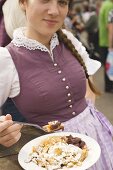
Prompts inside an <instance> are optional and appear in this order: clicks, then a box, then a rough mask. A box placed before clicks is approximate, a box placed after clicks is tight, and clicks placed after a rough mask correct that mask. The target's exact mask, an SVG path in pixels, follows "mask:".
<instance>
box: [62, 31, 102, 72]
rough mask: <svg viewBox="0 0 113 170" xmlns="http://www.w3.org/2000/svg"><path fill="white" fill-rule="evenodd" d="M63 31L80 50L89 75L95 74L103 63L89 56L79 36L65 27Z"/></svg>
mask: <svg viewBox="0 0 113 170" xmlns="http://www.w3.org/2000/svg"><path fill="white" fill-rule="evenodd" d="M62 31H63V33H65V34H66V35H67V37H68V38H69V39H70V40H71V42H72V43H73V45H74V46H75V48H76V50H77V51H78V53H79V54H80V55H81V57H82V59H83V60H84V62H85V65H86V68H87V71H88V75H93V74H94V73H95V72H96V71H97V70H98V69H99V68H100V67H101V63H100V62H99V61H97V60H93V59H91V58H89V55H88V53H87V51H86V48H85V47H84V46H83V45H82V43H81V42H80V41H78V40H77V38H75V37H74V36H73V34H72V33H71V32H69V31H67V30H65V29H63V30H62Z"/></svg>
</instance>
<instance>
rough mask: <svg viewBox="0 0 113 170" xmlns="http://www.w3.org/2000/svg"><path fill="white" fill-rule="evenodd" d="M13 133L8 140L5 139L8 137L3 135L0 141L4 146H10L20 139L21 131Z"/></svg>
mask: <svg viewBox="0 0 113 170" xmlns="http://www.w3.org/2000/svg"><path fill="white" fill-rule="evenodd" d="M13 135H14V137H13V138H11V139H10V140H7V139H9V137H8V136H7V137H5V139H4V140H2V143H1V142H0V143H1V144H2V145H4V146H6V147H10V146H12V145H14V144H15V143H16V142H17V141H18V140H19V139H20V137H21V133H20V132H18V133H17V134H13Z"/></svg>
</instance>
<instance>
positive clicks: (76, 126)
mask: <svg viewBox="0 0 113 170" xmlns="http://www.w3.org/2000/svg"><path fill="white" fill-rule="evenodd" d="M64 127H65V129H64V131H65V132H75V133H81V134H85V135H88V136H90V137H92V138H93V139H95V140H96V141H97V142H98V144H99V145H100V148H101V156H100V158H99V160H98V161H97V162H96V163H95V164H94V165H93V166H92V167H91V168H89V169H88V170H113V126H112V124H111V123H110V122H109V121H108V120H107V118H106V117H105V116H104V115H103V114H102V113H101V112H99V111H98V110H97V109H96V108H95V106H94V105H93V104H92V103H91V102H90V101H88V106H87V108H86V109H85V110H84V111H83V112H82V113H80V114H79V115H78V116H76V117H74V118H72V119H70V120H69V121H66V122H64Z"/></svg>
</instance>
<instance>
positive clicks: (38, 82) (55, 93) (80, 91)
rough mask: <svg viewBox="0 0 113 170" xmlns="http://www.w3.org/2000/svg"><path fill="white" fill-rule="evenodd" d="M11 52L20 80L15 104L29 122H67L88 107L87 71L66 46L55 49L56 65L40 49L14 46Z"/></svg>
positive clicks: (47, 54)
mask: <svg viewBox="0 0 113 170" xmlns="http://www.w3.org/2000/svg"><path fill="white" fill-rule="evenodd" d="M8 49H9V51H10V53H11V56H12V58H13V61H14V63H15V66H16V69H17V71H18V74H19V80H20V94H19V95H18V96H17V97H15V98H14V102H15V104H16V106H17V107H18V109H19V111H20V112H21V113H22V114H23V116H24V117H25V118H26V119H27V121H29V122H34V123H38V124H40V125H44V124H46V123H47V122H48V121H52V120H59V121H61V122H65V121H66V120H69V119H71V118H73V117H74V116H76V115H78V114H79V113H81V112H82V111H83V110H84V109H85V108H86V107H87V103H86V100H85V91H86V78H85V73H84V70H83V68H82V67H81V65H80V64H79V63H78V61H77V60H76V59H75V58H74V57H73V56H72V54H71V53H70V51H68V50H67V49H66V48H65V47H64V46H63V45H59V46H57V47H56V48H55V49H54V50H53V53H54V62H53V61H52V59H51V57H50V56H49V53H48V52H44V51H41V50H27V49H26V48H24V47H16V46H15V45H13V43H11V44H10V45H8ZM54 63H57V66H54ZM59 70H61V74H59V73H58V71H59ZM64 77H65V78H66V80H65V81H63V78H64ZM67 85H68V86H69V89H66V86H67ZM69 93H70V94H71V96H68V94H69ZM70 99H71V102H69V101H68V100H70ZM73 112H75V115H73V114H72V113H73Z"/></svg>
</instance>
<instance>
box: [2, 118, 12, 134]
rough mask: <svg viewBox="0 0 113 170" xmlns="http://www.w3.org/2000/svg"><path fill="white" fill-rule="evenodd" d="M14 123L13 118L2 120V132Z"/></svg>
mask: <svg viewBox="0 0 113 170" xmlns="http://www.w3.org/2000/svg"><path fill="white" fill-rule="evenodd" d="M12 124H13V121H12V120H7V121H4V122H1V123H0V134H1V133H2V132H3V131H5V130H7V128H8V127H10V126H11V125H12Z"/></svg>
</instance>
